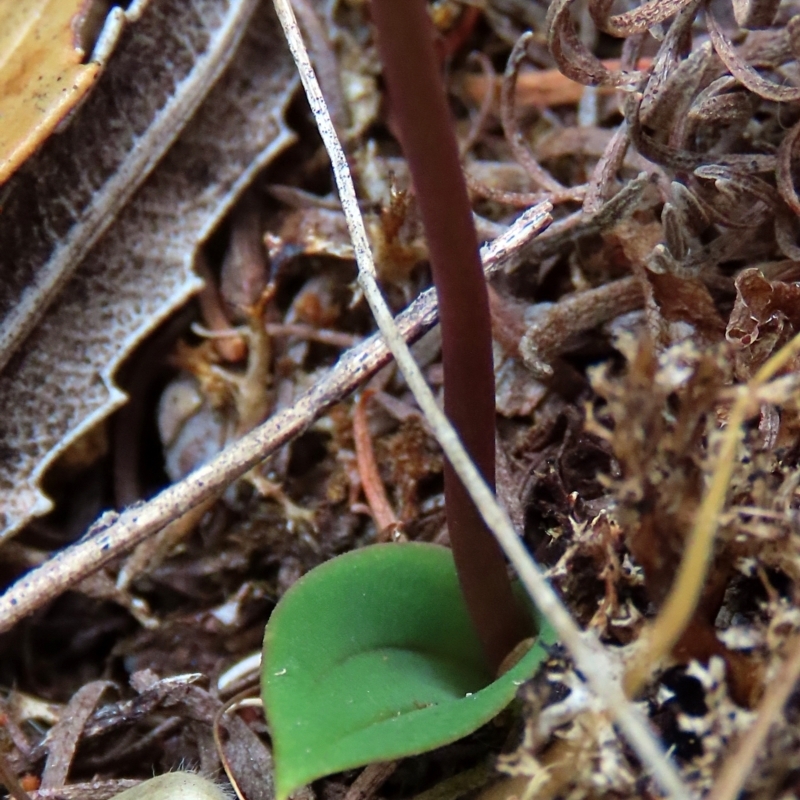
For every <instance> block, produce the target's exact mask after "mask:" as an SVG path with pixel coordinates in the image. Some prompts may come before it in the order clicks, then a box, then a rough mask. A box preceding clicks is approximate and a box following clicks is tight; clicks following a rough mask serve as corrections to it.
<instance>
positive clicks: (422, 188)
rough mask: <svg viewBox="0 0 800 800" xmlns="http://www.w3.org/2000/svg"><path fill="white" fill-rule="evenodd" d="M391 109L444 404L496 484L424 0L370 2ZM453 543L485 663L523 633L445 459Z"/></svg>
mask: <svg viewBox="0 0 800 800" xmlns="http://www.w3.org/2000/svg"><path fill="white" fill-rule="evenodd" d="M372 17H373V20H374V22H375V25H376V27H377V31H378V47H379V51H380V54H381V60H382V61H383V71H384V79H385V81H386V84H387V88H388V92H389V103H390V107H391V113H392V117H393V119H394V121H395V123H396V125H397V129H398V131H399V135H400V139H401V142H400V143H401V145H402V147H403V152H404V153H405V156H406V159H407V160H408V165H409V169H410V171H411V177H412V180H413V182H414V189H415V191H416V195H417V201H418V203H419V208H420V213H421V215H422V222H423V225H424V227H425V234H426V236H427V239H428V248H429V251H430V261H431V267H432V270H433V280H434V283H435V284H436V291H437V293H438V296H439V319H440V321H441V326H442V361H443V365H444V386H445V412H446V414H447V416H448V417H449V418H450V420H451V422H452V423H453V425H454V426H455V428H456V430H457V431H458V433H459V435H460V436H461V440H462V441H463V443H464V446H465V447H466V449H467V451H468V452H469V453H470V455H471V456H472V458H473V460H474V461H475V463H476V464H477V466H478V469H480V471H481V472H482V473H483V476H484V478H486V480H487V481H488V482H489V483H490V484H491V486H492V487H494V434H495V400H494V368H493V365H492V335H491V323H490V317H489V303H488V299H487V294H486V283H485V279H484V276H483V270H482V268H481V262H480V257H479V255H478V239H477V236H476V234H475V227H474V225H473V223H472V210H471V207H470V203H469V197H468V195H467V187H466V184H465V182H464V177H463V174H462V172H461V164H460V162H459V157H458V147H457V143H456V137H455V130H454V128H453V121H452V117H451V114H450V109H449V108H448V105H447V98H446V96H445V90H444V84H443V82H442V78H441V75H440V73H439V67H438V63H437V59H436V54H435V51H434V44H433V26H432V23H431V21H430V18H429V17H428V13H427V8H426V2H425V0H372ZM444 477H445V484H444V485H445V502H446V506H447V522H448V528H449V531H450V543H451V545H452V548H453V555H454V557H455V562H456V568H457V569H458V575H459V580H460V582H461V589H462V591H463V593H464V597H465V599H466V603H467V606H468V608H469V612H470V614H471V616H472V620H473V623H474V624H475V628H476V629H477V632H478V635H479V637H480V639H481V642H482V643H483V647H484V651H485V653H486V656H487V659H488V661H489V663H490V665H491V666H492V667H493V668H494V669H496V668H497V667H498V666H499V665H500V663H501V661H502V660H503V658H504V657H505V656H506V655H507V654H508V653H509V652H510V651H511V649H512V648H513V647H514V646H515V645H516V644H517V643H518V642H519V641H520V640H521V639H523V638H524V637H525V636H527V635H529V634H530V631H529V630H528V628H527V626H526V625H525V624H524V617H523V615H522V612H521V610H520V608H519V606H518V604H517V602H516V599H515V597H514V595H513V593H512V590H511V584H510V582H509V579H508V574H507V571H506V565H505V559H504V558H503V554H502V552H501V550H500V547H499V546H498V544H497V542H496V541H495V539H494V537H493V536H492V534H491V533H490V532H489V530H488V529H487V528H486V526H485V525H484V523H483V520H482V519H481V517H480V514H479V513H478V510H477V509H476V508H475V506H474V505H473V503H472V501H471V500H470V498H469V495H468V494H467V492H466V490H465V489H464V487H463V486H462V485H461V482H460V480H459V479H458V477H457V475H456V474H455V472H454V470H453V469H452V467H451V466H450V464H446V465H445V473H444Z"/></svg>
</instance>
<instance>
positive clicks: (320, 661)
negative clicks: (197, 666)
mask: <svg viewBox="0 0 800 800" xmlns="http://www.w3.org/2000/svg"><path fill="white" fill-rule="evenodd" d="M554 641H555V637H554V636H553V634H552V632H551V631H550V630H549V629H546V630H543V631H542V632H541V633H540V636H539V640H538V641H537V643H536V644H535V645H534V646H533V647H532V648H531V649H530V650H529V651H528V652H527V653H526V654H525V656H524V657H523V658H522V659H521V660H520V662H519V663H518V664H516V665H515V666H514V667H513V668H512V669H511V670H509V671H508V672H507V673H506V674H505V675H503V676H502V677H501V678H499V679H498V680H495V681H493V680H492V676H491V675H490V674H489V673H488V671H487V668H486V666H485V663H484V658H483V653H482V651H481V645H480V642H479V641H478V638H477V636H476V634H475V631H474V629H473V627H472V623H471V622H470V619H469V615H468V613H467V609H466V606H465V604H464V600H463V598H462V595H461V591H460V589H459V585H458V578H457V576H456V570H455V565H454V563H453V557H452V555H451V553H450V551H449V550H447V549H445V548H443V547H438V546H436V545H430V544H420V543H408V544H388V545H373V546H371V547H367V548H365V549H363V550H357V551H354V552H351V553H347V554H346V555H343V556H339V557H338V558H335V559H333V560H332V561H329V562H327V563H326V564H323V565H322V566H320V567H317V568H316V569H315V570H312V571H311V572H310V573H309V574H308V575H306V576H305V577H304V578H302V579H301V580H300V581H298V582H297V583H296V584H295V585H294V586H293V587H292V588H291V589H290V590H289V591H288V592H287V593H286V595H285V596H284V597H283V599H282V600H281V602H280V603H279V604H278V606H277V608H276V609H275V611H274V612H273V614H272V616H271V617H270V620H269V624H268V625H267V630H266V634H265V637H264V661H263V675H262V696H263V698H264V707H265V711H266V715H267V719H268V721H269V724H270V729H271V734H272V744H273V753H274V760H275V785H276V795H277V800H285V798H286V797H287V796H288V794H289V793H290V792H292V791H293V790H294V789H296V788H298V787H300V786H303V785H305V784H307V783H309V782H311V781H312V780H315V779H316V778H320V777H322V776H324V775H329V774H331V773H334V772H340V771H342V770H345V769H351V768H353V767H359V766H363V765H364V764H369V763H372V762H375V761H387V760H390V759H395V758H400V757H403V756H409V755H414V754H417V753H423V752H425V751H427V750H432V749H434V748H436V747H440V746H441V745H444V744H447V743H449V742H452V741H455V740H456V739H460V738H462V737H463V736H466V735H467V734H469V733H471V732H472V731H474V730H476V729H477V728H479V727H480V726H481V725H483V724H485V723H486V722H488V721H489V720H490V719H492V717H494V716H495V715H496V714H497V713H498V712H500V711H501V710H502V709H503V708H504V707H505V706H506V705H508V703H509V702H510V701H511V700H512V699H513V697H514V694H515V692H516V689H517V686H519V685H520V684H521V683H522V682H523V681H524V680H525V679H527V678H528V677H530V676H531V675H532V674H533V673H534V672H535V670H536V668H537V666H538V665H539V663H540V662H541V661H542V660H543V659H544V658H545V656H546V652H545V649H544V647H543V646H542V645H543V644H549V643H552V642H554Z"/></svg>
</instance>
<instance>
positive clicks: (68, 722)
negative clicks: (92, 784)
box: [41, 681, 114, 789]
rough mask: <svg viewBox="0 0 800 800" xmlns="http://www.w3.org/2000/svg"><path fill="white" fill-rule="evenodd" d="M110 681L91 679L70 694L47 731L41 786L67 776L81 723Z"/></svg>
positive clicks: (50, 785)
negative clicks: (46, 748)
mask: <svg viewBox="0 0 800 800" xmlns="http://www.w3.org/2000/svg"><path fill="white" fill-rule="evenodd" d="M113 685H114V684H113V683H110V682H109V681H91V682H90V683H87V684H85V685H84V686H82V687H81V688H80V689H78V691H77V692H75V694H74V695H73V696H72V698H71V699H70V701H69V703H67V705H66V706H64V710H63V711H62V712H61V717H60V718H59V720H58V722H57V723H56V724H55V725H54V726H53V727H52V728H51V730H50V733H49V734H48V755H47V763H46V764H45V767H44V773H43V775H42V785H41V788H42V789H56V788H58V787H59V786H63V785H64V782H65V781H66V779H67V773H68V772H69V767H70V764H71V763H72V759H73V757H74V755H75V749H76V748H77V746H78V742H79V740H80V736H81V733H82V731H83V726H84V725H85V724H86V721H87V720H88V719H89V717H90V716H91V714H92V712H93V711H94V708H95V706H96V705H97V703H98V701H99V700H100V696H101V695H102V694H103V692H104V691H105V690H106V689H107V688H108V687H110V686H113Z"/></svg>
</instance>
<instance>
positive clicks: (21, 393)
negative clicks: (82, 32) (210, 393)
mask: <svg viewBox="0 0 800 800" xmlns="http://www.w3.org/2000/svg"><path fill="white" fill-rule="evenodd" d="M165 10H166V9H165ZM160 24H161V25H162V26H166V27H170V28H172V27H173V23H172V22H170V23H169V26H167V23H165V21H164V19H163V18H162V19H161V20H160ZM277 42H279V39H278V37H277V34H276V30H275V23H274V20H273V16H272V12H271V10H268V9H265V10H262V11H260V12H259V13H258V15H257V18H256V19H254V21H253V22H252V23H251V25H250V27H249V28H248V33H247V36H246V39H245V41H244V42H243V43H242V45H241V46H240V48H239V51H238V53H237V55H236V58H235V60H234V63H233V64H232V65H231V67H230V69H229V70H228V72H227V73H226V74H225V76H224V77H223V78H222V80H221V81H220V82H219V83H218V84H217V86H216V87H215V88H214V90H213V91H212V92H211V94H210V95H209V97H208V99H207V100H206V102H205V103H204V105H203V107H202V109H201V110H200V112H199V113H198V114H197V116H196V117H195V118H194V119H193V121H192V123H191V124H190V125H189V126H188V127H187V129H186V131H185V132H184V134H183V136H182V137H181V138H180V140H179V141H178V142H177V143H176V144H175V145H174V146H173V147H172V149H171V150H170V151H169V153H168V155H167V156H166V158H165V159H164V161H163V162H162V163H161V165H160V166H159V169H158V170H157V171H156V172H155V173H154V174H153V175H152V176H151V177H150V178H149V179H148V181H147V182H146V183H145V185H144V186H143V187H142V188H141V189H140V190H139V192H138V193H137V194H136V196H135V197H134V199H133V201H132V202H131V203H130V204H129V206H128V207H127V208H126V209H125V210H124V211H123V213H122V214H121V215H120V217H119V218H118V220H117V222H116V223H115V224H114V226H113V227H112V228H111V229H110V230H109V231H108V233H106V235H105V236H104V237H103V239H102V240H101V241H100V242H99V244H98V245H97V247H95V248H94V250H93V251H92V253H91V254H90V256H89V257H88V258H87V259H86V260H85V261H84V262H83V263H82V264H81V266H80V268H79V269H78V270H77V272H76V274H75V276H74V277H73V279H72V280H71V281H70V282H69V283H68V284H67V285H66V286H65V288H64V290H63V291H62V293H61V294H60V296H59V297H58V300H57V301H56V302H55V303H54V304H53V305H52V307H51V308H50V309H49V310H48V312H47V314H46V316H45V318H44V319H43V320H42V322H41V324H40V325H39V326H38V327H37V328H36V330H35V331H34V333H33V334H32V335H31V336H30V337H29V338H28V340H27V342H26V346H25V349H24V352H20V353H18V354H17V355H16V356H15V357H14V359H13V360H12V362H11V363H10V364H9V365H8V367H7V368H6V369H5V371H4V372H3V374H2V375H1V376H0V397H2V398H3V406H4V407H5V408H6V409H8V410H9V412H10V413H8V414H6V415H5V416H4V419H3V421H2V423H0V448H1V449H2V452H3V453H4V456H5V457H4V459H3V463H2V466H1V467H0V498H2V499H0V505H2V507H3V511H4V515H3V519H2V520H1V521H0V522H1V524H0V528H1V529H2V530H3V532H4V533H5V535H10V534H11V533H13V532H14V531H16V530H18V529H19V528H20V527H21V526H22V525H24V524H25V522H26V521H27V520H28V519H30V518H31V517H32V516H35V515H38V514H42V513H44V512H46V511H47V510H48V509H49V508H50V505H51V504H50V501H49V500H48V499H47V498H46V497H45V496H44V495H43V494H42V493H41V491H40V489H39V481H40V480H41V477H42V475H43V474H44V472H45V471H46V469H47V467H48V466H49V465H50V464H51V463H52V461H53V460H54V459H55V458H57V457H58V455H59V454H60V453H62V452H63V451H64V450H65V449H66V448H67V447H68V446H69V445H70V443H71V442H73V441H74V440H75V439H76V438H77V437H78V436H80V435H81V433H82V432H84V431H85V430H87V429H88V428H90V427H91V426H92V425H94V424H96V423H97V422H99V421H100V420H102V419H103V418H104V417H106V416H107V415H108V414H110V413H111V411H113V410H114V409H115V408H118V407H119V406H120V405H121V404H122V403H124V402H125V396H124V395H123V394H122V392H121V391H120V390H119V389H118V388H117V387H116V386H115V384H114V373H115V370H116V369H117V367H118V366H119V364H120V363H121V361H122V360H123V359H124V358H125V356H126V355H127V354H128V353H130V352H131V350H132V349H133V348H134V347H135V346H136V345H137V343H138V342H140V341H141V340H142V338H143V337H145V336H146V335H147V334H148V333H149V332H150V331H152V330H153V328H154V327H155V326H157V325H158V324H159V323H160V322H161V321H163V320H164V319H165V318H166V317H167V316H168V315H169V314H171V313H172V312H173V311H174V310H175V309H176V308H177V307H179V306H180V305H182V304H183V303H185V302H186V300H187V299H188V298H189V297H190V296H191V295H192V294H193V293H194V292H196V291H197V290H198V289H199V287H200V281H199V279H198V278H197V276H196V275H195V273H194V271H193V269H192V263H193V260H194V254H195V251H196V249H197V247H198V246H199V245H200V244H201V243H202V242H203V240H204V239H205V238H206V237H207V236H208V235H209V233H210V232H211V230H212V229H213V228H214V227H215V226H216V224H217V222H218V221H219V219H220V218H221V217H222V215H223V214H224V213H225V212H226V211H227V210H228V209H229V208H230V206H231V205H232V203H233V202H234V200H235V199H236V197H237V196H238V195H239V194H240V193H241V192H242V191H243V189H244V188H245V187H246V185H247V184H248V183H249V182H250V180H251V179H252V176H253V175H254V174H255V172H256V171H257V170H258V169H260V168H261V167H263V165H264V164H266V163H267V162H268V161H269V160H270V159H272V158H273V157H274V156H275V155H276V154H277V153H278V152H280V151H281V150H282V149H283V148H284V147H285V146H286V144H287V143H288V142H289V141H290V140H291V137H290V134H289V133H288V131H287V129H286V128H285V126H284V124H283V120H282V115H283V110H284V106H285V104H286V102H287V100H288V98H289V96H290V95H291V94H292V92H293V86H294V77H293V72H292V67H291V65H290V62H289V59H288V55H287V54H285V51H284V49H283V47H282V46H281V45H278V44H277ZM107 74H108V75H111V72H110V71H109V73H107ZM95 96H96V93H95V94H94V95H93V97H92V99H94V97H95ZM131 101H132V98H131ZM93 141H94V142H95V143H96V142H98V141H100V138H99V132H95V138H94V139H93ZM83 147H84V151H83V152H85V144H84V145H83ZM89 157H90V153H89V154H87V155H86V156H85V157H84V159H85V158H89ZM83 163H84V165H85V164H86V162H85V160H83ZM52 177H53V179H54V180H55V176H52ZM62 199H63V198H62ZM15 207H16V208H17V211H21V209H20V208H19V207H18V206H16V204H15ZM12 227H14V226H12V225H10V224H7V225H5V226H4V227H3V229H2V232H0V239H1V238H3V233H6V234H8V229H9V228H12ZM25 230H28V231H29V230H30V225H28V226H26V227H25ZM76 354H80V359H79V360H76Z"/></svg>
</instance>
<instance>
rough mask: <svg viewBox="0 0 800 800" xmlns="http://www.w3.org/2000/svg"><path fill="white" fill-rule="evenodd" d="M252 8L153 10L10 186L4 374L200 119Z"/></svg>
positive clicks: (237, 2) (1, 324)
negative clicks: (161, 163)
mask: <svg viewBox="0 0 800 800" xmlns="http://www.w3.org/2000/svg"><path fill="white" fill-rule="evenodd" d="M255 5H256V0H193V2H191V3H184V2H176V0H150V2H149V3H148V5H147V7H146V9H145V10H144V12H143V13H142V14H141V17H140V18H139V19H138V20H137V21H136V24H132V25H130V26H128V27H127V29H126V30H125V31H124V32H123V34H122V37H121V39H120V44H119V47H118V48H117V50H116V51H115V54H114V58H113V62H112V63H111V64H110V65H109V68H108V70H107V72H106V73H105V74H104V75H103V76H102V77H101V79H100V81H99V82H98V84H97V87H96V90H95V91H94V92H92V94H91V95H90V97H89V99H88V100H87V101H86V103H84V105H83V107H82V109H81V110H80V112H79V113H78V115H77V117H76V118H75V119H74V120H73V121H72V123H71V124H70V125H69V126H68V127H67V129H66V130H65V131H64V132H63V133H61V134H60V135H59V136H57V137H54V138H52V139H50V140H49V141H48V142H47V144H46V146H45V147H44V148H43V150H42V152H41V153H39V154H38V155H36V156H35V157H34V158H32V159H30V160H29V161H28V162H26V163H25V164H24V165H23V166H22V168H21V169H20V170H18V172H17V173H16V174H15V175H14V176H13V177H12V178H11V179H10V180H9V181H8V183H7V184H6V185H5V186H4V191H3V200H4V202H3V218H2V223H3V224H2V225H0V253H2V257H0V258H1V259H2V266H3V282H2V284H0V369H2V367H4V366H5V365H6V364H7V363H8V361H9V359H10V358H11V356H12V355H13V353H14V351H15V350H16V349H17V348H19V346H20V344H21V343H22V342H23V341H24V339H25V337H26V336H27V335H28V334H29V333H30V331H31V330H32V329H33V327H34V326H35V324H36V322H37V321H38V320H39V319H41V317H42V315H43V314H44V312H45V310H46V309H47V307H48V305H49V304H50V303H51V302H52V300H53V298H54V297H55V296H56V295H57V294H58V293H59V292H60V291H61V289H63V287H64V285H65V284H66V282H67V281H68V280H69V277H70V275H71V274H72V273H73V272H74V271H75V269H76V268H77V266H78V264H79V263H80V262H81V261H82V259H83V258H85V256H86V255H87V253H88V252H89V250H90V249H91V247H92V246H93V245H94V244H95V242H96V241H97V240H98V238H99V237H100V236H101V235H102V234H103V232H104V231H105V230H106V229H107V228H108V226H109V225H110V224H111V222H112V221H113V219H114V217H115V216H116V215H117V214H118V213H119V211H120V209H121V208H122V207H123V206H124V204H125V203H126V202H127V201H128V200H129V199H130V198H131V196H132V195H133V193H134V191H135V190H136V189H137V187H138V186H140V185H141V184H142V182H143V181H144V180H145V179H146V178H147V176H148V175H149V174H150V172H151V171H152V169H153V168H154V167H155V166H156V164H157V163H158V161H159V160H160V159H161V158H162V157H163V155H164V153H165V152H166V151H167V149H168V148H169V146H170V145H171V144H172V143H173V142H174V141H175V139H176V138H177V136H178V134H179V133H180V131H181V130H182V128H183V127H184V126H185V125H186V123H187V122H188V121H189V119H190V118H191V116H192V114H193V113H194V112H195V111H196V110H197V108H198V106H199V105H200V103H201V102H202V100H203V98H204V97H205V95H206V94H207V93H208V91H209V90H210V88H211V86H212V85H213V84H214V81H215V80H217V78H218V77H219V76H220V75H221V74H222V72H223V70H224V68H225V66H226V65H227V64H228V63H229V61H230V59H231V57H232V56H233V53H234V52H235V48H236V44H237V42H238V41H239V40H240V38H241V36H242V34H243V32H244V29H245V27H246V25H247V21H248V19H249V18H250V15H251V14H252V12H253V9H254V8H255ZM135 8H136V9H137V11H141V9H142V7H141V5H139V6H135ZM166 65H168V66H166Z"/></svg>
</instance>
